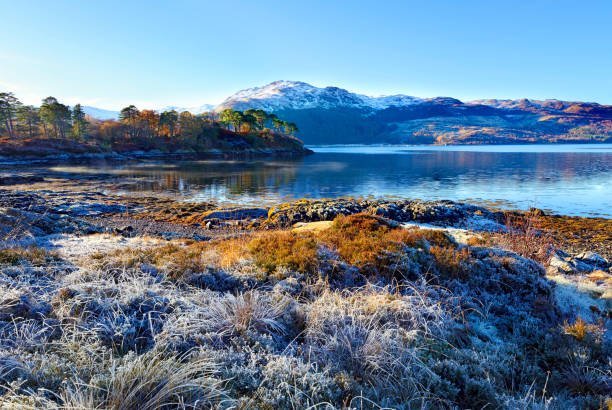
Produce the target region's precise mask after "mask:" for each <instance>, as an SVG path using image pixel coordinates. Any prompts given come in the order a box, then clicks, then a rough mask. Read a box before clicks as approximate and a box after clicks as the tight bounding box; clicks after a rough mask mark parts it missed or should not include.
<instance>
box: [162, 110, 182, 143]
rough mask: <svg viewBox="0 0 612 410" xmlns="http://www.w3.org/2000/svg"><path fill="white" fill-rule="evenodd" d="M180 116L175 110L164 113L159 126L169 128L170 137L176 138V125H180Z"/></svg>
mask: <svg viewBox="0 0 612 410" xmlns="http://www.w3.org/2000/svg"><path fill="white" fill-rule="evenodd" d="M178 120H179V116H178V113H177V112H176V111H175V110H171V111H164V112H162V113H161V115H160V117H159V126H160V127H164V128H167V134H166V135H168V136H169V137H174V133H175V129H176V125H177V123H178Z"/></svg>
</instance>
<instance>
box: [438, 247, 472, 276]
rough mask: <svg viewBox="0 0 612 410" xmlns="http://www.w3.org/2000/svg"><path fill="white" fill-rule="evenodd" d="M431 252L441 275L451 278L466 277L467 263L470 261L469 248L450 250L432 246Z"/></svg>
mask: <svg viewBox="0 0 612 410" xmlns="http://www.w3.org/2000/svg"><path fill="white" fill-rule="evenodd" d="M429 252H430V253H431V254H432V255H433V257H434V259H435V261H436V267H437V268H438V271H439V272H440V274H441V275H442V276H444V277H450V278H464V277H465V275H466V273H467V272H466V268H467V266H466V262H467V261H468V260H469V259H470V251H469V250H468V249H467V248H460V249H456V248H450V247H446V246H432V247H431V248H429Z"/></svg>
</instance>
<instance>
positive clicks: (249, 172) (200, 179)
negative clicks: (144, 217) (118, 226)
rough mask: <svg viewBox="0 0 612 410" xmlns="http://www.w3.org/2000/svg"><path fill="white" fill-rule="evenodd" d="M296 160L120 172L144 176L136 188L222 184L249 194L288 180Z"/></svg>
mask: <svg viewBox="0 0 612 410" xmlns="http://www.w3.org/2000/svg"><path fill="white" fill-rule="evenodd" d="M299 162H300V161H299V160H296V161H284V162H278V161H272V162H264V161H255V162H235V161H227V162H197V163H184V164H179V166H178V167H176V168H174V169H163V168H153V167H147V168H144V169H133V170H132V171H131V172H129V171H128V172H126V173H125V174H124V175H125V176H126V177H128V178H144V180H142V179H141V180H140V181H139V182H138V184H137V185H136V187H135V188H136V189H138V190H151V191H160V190H169V191H174V192H181V193H189V192H192V191H194V190H198V189H202V188H204V187H212V188H214V187H223V188H224V190H225V191H226V192H227V193H228V194H231V195H242V194H249V195H252V194H258V193H262V192H265V191H267V190H274V189H275V188H278V187H280V186H283V185H287V184H290V183H291V182H292V181H293V180H294V179H295V176H296V171H297V166H299Z"/></svg>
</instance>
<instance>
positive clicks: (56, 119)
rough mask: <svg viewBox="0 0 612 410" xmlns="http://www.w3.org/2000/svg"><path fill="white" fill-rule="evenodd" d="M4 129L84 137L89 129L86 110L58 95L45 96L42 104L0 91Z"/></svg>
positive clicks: (24, 133) (11, 133)
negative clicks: (27, 103)
mask: <svg viewBox="0 0 612 410" xmlns="http://www.w3.org/2000/svg"><path fill="white" fill-rule="evenodd" d="M0 130H1V131H4V132H5V133H6V134H7V135H8V136H9V137H11V138H14V137H17V136H28V137H30V138H33V137H35V136H40V135H43V136H45V137H47V138H67V137H69V136H72V137H75V138H82V137H84V136H85V134H86V132H87V120H86V118H85V112H84V111H83V108H82V107H81V105H80V104H76V105H75V106H74V107H72V108H70V107H69V106H67V105H65V104H62V103H60V102H59V101H57V99H56V98H54V97H47V98H45V99H44V100H42V103H41V105H40V107H34V106H33V105H25V104H22V103H21V101H19V99H17V97H15V95H14V94H13V93H10V92H2V93H0Z"/></svg>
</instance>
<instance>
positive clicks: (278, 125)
mask: <svg viewBox="0 0 612 410" xmlns="http://www.w3.org/2000/svg"><path fill="white" fill-rule="evenodd" d="M284 125H285V121H283V120H281V119H280V118H278V117H277V116H276V115H274V117H272V128H274V130H276V131H280V130H282V129H283V126H284Z"/></svg>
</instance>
